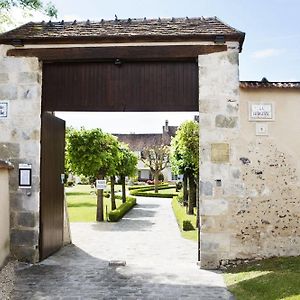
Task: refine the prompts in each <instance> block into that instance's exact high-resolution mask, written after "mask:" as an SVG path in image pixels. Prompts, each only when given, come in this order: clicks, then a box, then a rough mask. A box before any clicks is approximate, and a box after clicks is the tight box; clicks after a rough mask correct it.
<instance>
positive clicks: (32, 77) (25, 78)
mask: <svg viewBox="0 0 300 300" xmlns="http://www.w3.org/2000/svg"><path fill="white" fill-rule="evenodd" d="M18 81H19V83H36V82H39V73H38V72H21V73H19V74H18Z"/></svg>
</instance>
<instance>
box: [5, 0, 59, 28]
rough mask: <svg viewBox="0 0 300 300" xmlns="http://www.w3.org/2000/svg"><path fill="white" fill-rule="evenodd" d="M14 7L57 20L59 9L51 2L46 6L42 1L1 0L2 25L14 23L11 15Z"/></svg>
mask: <svg viewBox="0 0 300 300" xmlns="http://www.w3.org/2000/svg"><path fill="white" fill-rule="evenodd" d="M14 7H16V8H20V9H22V10H23V11H29V12H31V11H40V12H42V13H43V14H45V15H47V16H49V17H55V18H57V9H56V7H55V6H54V5H53V4H52V3H51V2H47V3H46V4H44V3H43V2H42V1H41V0H0V25H1V24H11V23H13V21H12V18H11V16H10V15H9V13H10V11H11V9H12V8H14Z"/></svg>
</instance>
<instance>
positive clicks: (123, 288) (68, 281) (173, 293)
mask: <svg viewBox="0 0 300 300" xmlns="http://www.w3.org/2000/svg"><path fill="white" fill-rule="evenodd" d="M128 268H129V269H130V266H125V267H109V265H108V261H105V260H101V259H98V258H95V257H93V256H91V255H89V254H88V253H86V252H84V251H83V250H82V249H80V248H78V247H76V246H74V245H69V246H67V247H65V248H63V249H62V250H60V251H59V252H58V253H56V254H55V255H54V256H52V257H51V258H49V259H47V260H45V261H44V262H42V263H40V264H37V265H33V266H27V267H23V268H19V269H17V270H16V278H17V279H16V283H15V288H14V291H13V294H12V299H14V300H32V299H51V300H55V299H71V298H72V299H162V298H164V299H181V298H184V299H205V300H207V299H210V300H212V299H230V294H229V293H228V291H227V290H226V289H225V288H222V287H217V286H214V285H213V284H212V285H209V286H208V285H201V284H197V285H192V284H191V285H189V284H181V283H178V282H177V283H176V280H174V274H172V273H168V271H166V272H165V274H164V277H163V278H162V277H161V275H160V274H153V273H151V272H145V273H138V274H137V273H134V272H127V271H126V269H128ZM199 272H200V270H199ZM168 280H170V281H172V282H168Z"/></svg>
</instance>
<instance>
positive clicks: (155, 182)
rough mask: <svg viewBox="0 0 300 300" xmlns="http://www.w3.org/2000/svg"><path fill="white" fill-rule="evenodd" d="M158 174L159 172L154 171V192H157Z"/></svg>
mask: <svg viewBox="0 0 300 300" xmlns="http://www.w3.org/2000/svg"><path fill="white" fill-rule="evenodd" d="M158 174H159V172H157V171H156V172H155V173H154V192H155V193H158Z"/></svg>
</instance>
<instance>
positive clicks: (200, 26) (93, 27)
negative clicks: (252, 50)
mask: <svg viewBox="0 0 300 300" xmlns="http://www.w3.org/2000/svg"><path fill="white" fill-rule="evenodd" d="M219 35H222V36H224V38H225V41H227V40H228V41H238V42H240V47H242V44H243V41H244V37H245V34H244V33H243V32H241V31H238V30H236V29H235V28H233V27H231V26H229V25H227V24H225V23H224V22H222V21H220V20H219V19H218V18H216V17H214V18H203V17H201V18H172V19H160V18H159V19H146V18H144V19H125V20H119V19H117V18H116V19H115V20H109V21H106V20H101V21H100V22H94V21H89V20H88V21H85V22H76V21H74V22H64V21H61V22H40V23H33V22H30V23H27V24H25V25H22V26H20V27H18V28H16V29H13V30H11V31H8V32H6V33H4V34H2V35H0V43H11V41H12V40H22V41H23V42H28V43H29V42H31V43H51V42H52V43H53V42H60V43H68V42H69V43H70V42H74V41H77V42H83V41H86V42H87V41H88V42H91V41H94V42H105V41H117V42H122V41H128V40H129V41H131V40H133V41H136V40H144V41H148V40H149V41H162V40H164V41H168V40H171V41H172V40H191V39H192V40H200V41H201V40H209V41H211V40H215V38H216V36H219Z"/></svg>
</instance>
